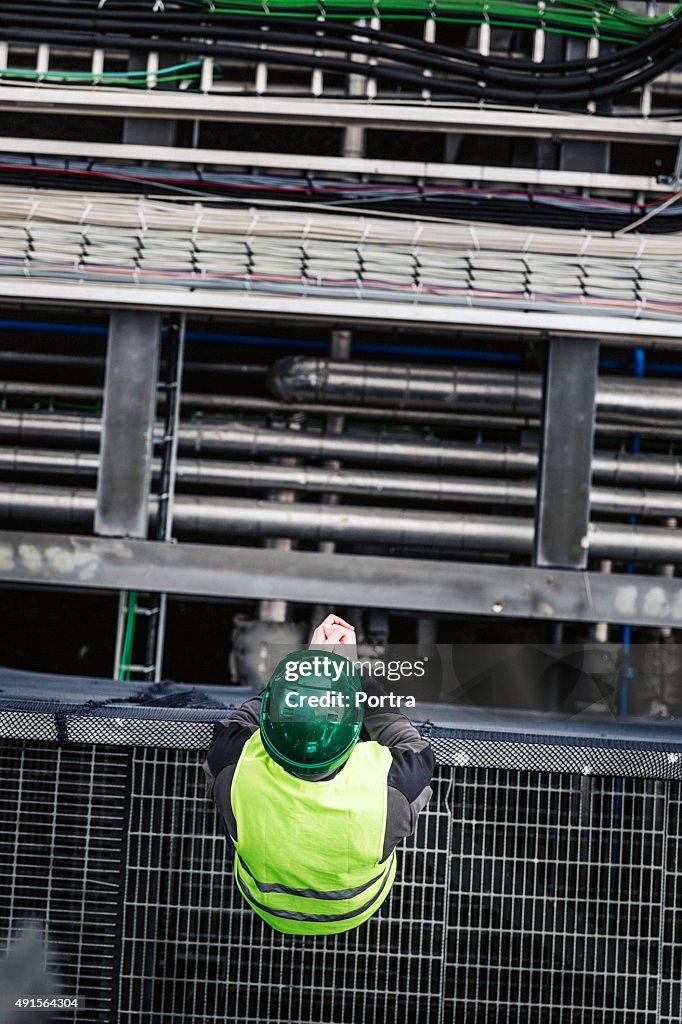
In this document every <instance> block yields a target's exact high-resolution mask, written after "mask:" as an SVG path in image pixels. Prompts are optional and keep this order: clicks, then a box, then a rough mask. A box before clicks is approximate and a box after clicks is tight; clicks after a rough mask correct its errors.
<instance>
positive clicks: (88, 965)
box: [0, 741, 130, 1020]
mask: <svg viewBox="0 0 682 1024" xmlns="http://www.w3.org/2000/svg"><path fill="white" fill-rule="evenodd" d="M129 760H130V758H129V755H128V754H127V753H126V752H125V751H124V750H121V749H115V748H106V747H72V748H69V749H59V748H55V747H54V746H52V745H48V744H45V743H37V742H19V741H5V743H4V744H3V745H2V747H0V780H1V788H0V907H1V908H2V911H1V912H0V949H5V948H6V947H7V945H8V943H9V942H12V941H13V940H14V939H15V938H16V937H17V934H18V932H19V930H20V927H21V922H22V921H23V920H24V919H25V918H26V917H31V918H36V917H37V918H39V919H40V920H41V921H42V922H44V924H46V925H47V932H48V935H47V937H48V939H49V959H48V963H49V966H50V967H51V968H52V969H53V970H54V972H55V973H56V974H58V975H60V976H61V977H62V978H63V979H64V985H65V993H66V994H69V995H73V994H76V993H77V994H78V995H79V996H81V997H82V998H84V999H85V1001H86V1005H87V1007H88V1014H89V1017H88V1018H87V1019H89V1020H112V1019H114V1016H115V1015H112V1014H113V1010H114V1002H113V990H114V977H115V975H116V973H117V969H118V968H117V958H118V945H119V943H118V934H119V927H118V917H119V891H120V887H121V879H122V872H123V870H124V861H123V839H124V836H125V831H126V829H127V819H128V790H129V780H128V774H129ZM35 994H36V995H42V994H44V993H35ZM79 1019H80V1018H79ZM84 1019H85V1018H84Z"/></svg>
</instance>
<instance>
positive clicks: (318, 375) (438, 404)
mask: <svg viewBox="0 0 682 1024" xmlns="http://www.w3.org/2000/svg"><path fill="white" fill-rule="evenodd" d="M268 386H269V388H270V390H271V391H272V393H273V394H274V395H275V396H276V397H277V398H279V399H280V400H281V401H289V402H290V401H311V400H312V401H318V402H326V401H331V402H340V403H344V402H347V403H348V404H349V405H373V406H376V405H380V406H388V407H391V408H393V407H394V406H398V407H400V408H411V409H436V410H440V409H443V408H445V409H447V410H448V411H450V412H452V411H454V410H465V411H469V412H471V411H474V410H476V411H485V412H487V413H493V414H494V413H495V412H497V411H501V412H512V413H516V414H519V413H520V414H522V415H538V413H539V412H540V406H541V401H542V378H541V376H540V374H537V373H528V372H524V371H519V370H503V371H502V370H488V369H462V368H461V367H459V366H451V367H448V368H443V367H433V366H417V365H415V366H408V365H405V364H395V365H393V364H390V363H368V362H351V363H345V362H339V361H337V360H334V359H324V358H317V357H314V356H285V357H284V358H283V359H278V360H277V362H276V363H274V364H273V366H272V368H271V370H270V373H269V374H268ZM599 414H601V416H602V418H603V417H604V415H607V416H608V417H610V419H611V420H615V421H616V422H623V423H627V424H632V422H633V419H635V418H636V419H637V420H638V421H639V420H641V421H642V422H643V423H654V424H658V423H660V422H661V421H662V420H672V422H679V421H680V420H682V392H681V391H680V388H679V385H677V384H668V383H667V382H666V381H658V380H657V381H647V384H646V387H643V386H642V385H641V384H634V383H633V382H632V380H631V378H629V377H603V378H601V379H600V381H599V385H598V389H597V415H599Z"/></svg>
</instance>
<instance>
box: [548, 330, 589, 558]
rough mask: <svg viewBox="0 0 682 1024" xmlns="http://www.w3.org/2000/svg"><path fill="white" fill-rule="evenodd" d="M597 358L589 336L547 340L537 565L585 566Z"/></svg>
mask: <svg viewBox="0 0 682 1024" xmlns="http://www.w3.org/2000/svg"><path fill="white" fill-rule="evenodd" d="M598 360H599V346H598V345H597V343H596V342H594V341H592V340H591V339H571V338H562V337H557V338H553V339H551V341H550V342H549V351H548V354H547V365H546V369H545V382H544V392H543V411H542V434H541V441H540V453H539V454H540V459H539V465H538V488H537V500H536V503H535V541H534V545H533V563H534V564H535V565H538V566H556V567H563V568H567V569H585V568H586V566H587V555H588V550H587V545H588V541H587V529H588V524H589V502H590V482H591V481H590V478H591V467H592V446H593V440H594V420H595V397H596V392H597V370H598Z"/></svg>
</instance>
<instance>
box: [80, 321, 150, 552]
mask: <svg viewBox="0 0 682 1024" xmlns="http://www.w3.org/2000/svg"><path fill="white" fill-rule="evenodd" d="M160 340H161V318H160V316H159V314H158V313H150V312H142V311H129V310H114V311H112V313H111V319H110V326H109V342H108V350H107V366H106V380H105V385H104V407H103V412H102V441H101V447H100V464H99V474H98V478H97V508H96V512H95V532H96V533H99V534H103V535H105V536H108V537H121V536H128V537H146V535H147V522H148V515H149V512H148V507H149V489H150V482H151V459H152V439H153V431H154V423H155V418H156V388H157V379H158V372H159V347H160Z"/></svg>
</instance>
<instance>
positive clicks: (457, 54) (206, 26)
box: [0, 5, 682, 83]
mask: <svg viewBox="0 0 682 1024" xmlns="http://www.w3.org/2000/svg"><path fill="white" fill-rule="evenodd" d="M8 10H10V7H9V6H8V5H5V7H4V8H3V12H2V14H0V24H1V25H3V26H6V27H10V26H12V25H15V24H16V25H20V24H25V22H26V15H25V13H23V14H21V15H17V16H13V15H11V14H8V13H7V11H8ZM62 13H64V14H65V15H67V14H68V12H67V11H66V10H63V11H62ZM81 20H82V19H81ZM213 20H215V21H218V20H220V21H224V22H225V25H226V27H227V28H229V31H230V33H231V34H233V33H234V34H237V35H239V37H240V38H245V37H246V36H245V34H244V33H245V32H246V29H241V30H237V27H236V26H237V25H238V24H242V25H251V26H252V27H253V30H254V32H256V31H257V30H258V29H259V28H261V29H267V30H268V31H267V32H264V33H263V35H268V36H272V37H273V38H274V36H275V35H280V34H282V35H283V33H280V30H279V26H280V25H281V26H287V27H288V26H291V28H292V40H293V42H292V45H296V44H297V43H298V44H300V43H301V42H303V41H310V43H311V45H312V44H313V42H317V40H318V39H320V38H324V39H325V40H328V41H329V42H331V41H332V40H334V38H335V37H336V36H340V37H342V36H348V37H352V39H353V40H356V39H357V37H366V38H368V39H369V40H370V41H376V43H377V44H381V43H395V44H396V45H400V46H403V47H406V48H407V49H413V50H418V51H420V52H423V53H424V54H427V55H428V56H429V57H436V56H442V57H445V58H448V59H449V60H460V61H462V62H463V63H466V64H472V65H474V66H475V67H476V68H477V69H478V68H481V67H484V68H493V67H498V68H501V69H505V71H509V70H510V69H511V70H512V71H514V72H516V71H517V69H521V70H523V71H528V72H532V77H533V78H534V79H535V78H542V79H547V78H548V75H547V71H548V69H549V70H557V71H560V73H561V74H560V77H559V78H558V79H557V81H560V82H562V83H563V81H564V79H569V78H571V77H572V76H573V75H574V74H576V75H577V74H579V72H581V71H583V70H584V69H585V68H591V69H599V68H602V67H603V68H605V69H606V70H607V71H609V72H610V70H611V69H612V68H613V67H614V66H616V65H617V64H619V63H627V64H632V65H633V66H634V65H635V61H634V58H638V57H640V56H642V57H644V56H649V57H653V56H654V55H655V54H657V53H658V52H659V51H660V50H662V49H665V48H667V47H668V46H672V45H673V44H674V43H675V42H677V41H678V39H679V38H680V37H682V19H677V20H676V21H675V22H673V23H672V24H671V25H669V26H666V28H663V29H659V30H657V31H656V32H654V33H652V35H651V36H650V37H649V38H648V39H646V40H643V41H642V42H640V43H637V44H635V45H633V46H628V47H625V48H623V49H621V50H617V51H615V52H614V53H611V54H608V55H606V56H602V57H595V58H591V59H587V58H586V59H581V60H576V61H565V62H551V63H550V62H542V63H541V64H539V63H537V62H534V61H526V60H523V59H520V58H503V57H494V56H484V55H481V54H478V53H475V52H473V51H471V50H466V49H462V48H453V47H447V46H442V45H440V44H437V43H429V42H426V41H425V40H421V39H414V38H412V37H409V36H402V35H399V34H397V33H392V32H386V31H385V30H383V29H382V30H375V29H370V28H360V27H358V26H352V25H349V26H346V25H339V24H338V23H336V22H331V23H329V22H316V21H309V22H308V21H304V20H294V19H288V18H278V19H277V23H276V24H277V26H278V27H277V28H276V29H273V28H272V25H273V21H272V19H271V18H270V19H269V18H268V17H267V16H251V15H244V16H225V15H220V16H215V17H214V19H213ZM86 21H91V22H92V27H93V28H94V29H95V30H98V29H99V28H101V29H102V30H104V29H105V28H106V27H108V26H109V25H111V26H112V27H118V21H117V20H116V19H113V20H112V19H111V16H110V15H109V16H107V15H106V14H104V13H101V14H99V15H98V14H92V15H91V16H90V18H89V19H86ZM168 22H170V25H171V27H172V28H173V29H174V31H173V32H168V35H169V36H170V37H171V39H172V38H174V37H178V38H180V37H182V36H186V35H195V34H198V32H199V31H200V30H202V32H201V34H202V36H205V35H206V34H207V32H209V31H212V30H214V28H215V26H214V25H213V24H212V23H211V22H209V21H208V20H207V19H206V18H204V17H203V16H202V19H201V21H199V22H193V23H187V22H186V21H184V20H183V21H182V23H181V24H180V25H178V26H173V23H172V19H166V18H161V19H158V20H157V19H153V20H152V21H150V22H145V21H142V20H140V19H136V20H135V21H133V22H132V23H131V22H126V23H125V28H126V31H127V32H128V33H130V34H131V35H134V36H138V35H142V34H143V33H144V32H146V31H147V30H150V31H154V32H157V33H158V32H159V29H160V28H162V29H163V30H167V23H168ZM43 24H46V25H48V26H51V27H56V26H63V27H65V28H67V27H73V26H74V24H75V22H74V18H73V13H72V12H71V13H70V14H68V17H65V18H64V19H54V18H50V19H46V18H41V17H40V16H38V15H36V14H35V13H34V14H33V15H32V17H31V26H32V27H38V26H40V25H43ZM145 38H146V37H145ZM162 38H163V36H162V35H160V34H158V35H156V36H155V38H154V39H151V38H149V40H148V41H149V42H150V45H151V44H152V43H156V42H157V41H159V40H161V39H162ZM258 41H259V42H262V41H263V38H262V36H259V40H258ZM189 42H190V41H188V43H189ZM199 42H201V41H199ZM338 42H339V43H340V42H341V39H339V40H338ZM355 47H356V43H355V42H353V49H355ZM357 52H363V51H361V50H357ZM477 73H478V72H477ZM597 75H598V70H597V71H595V73H594V74H593V75H590V76H589V77H590V78H593V77H596V76H597Z"/></svg>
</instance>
